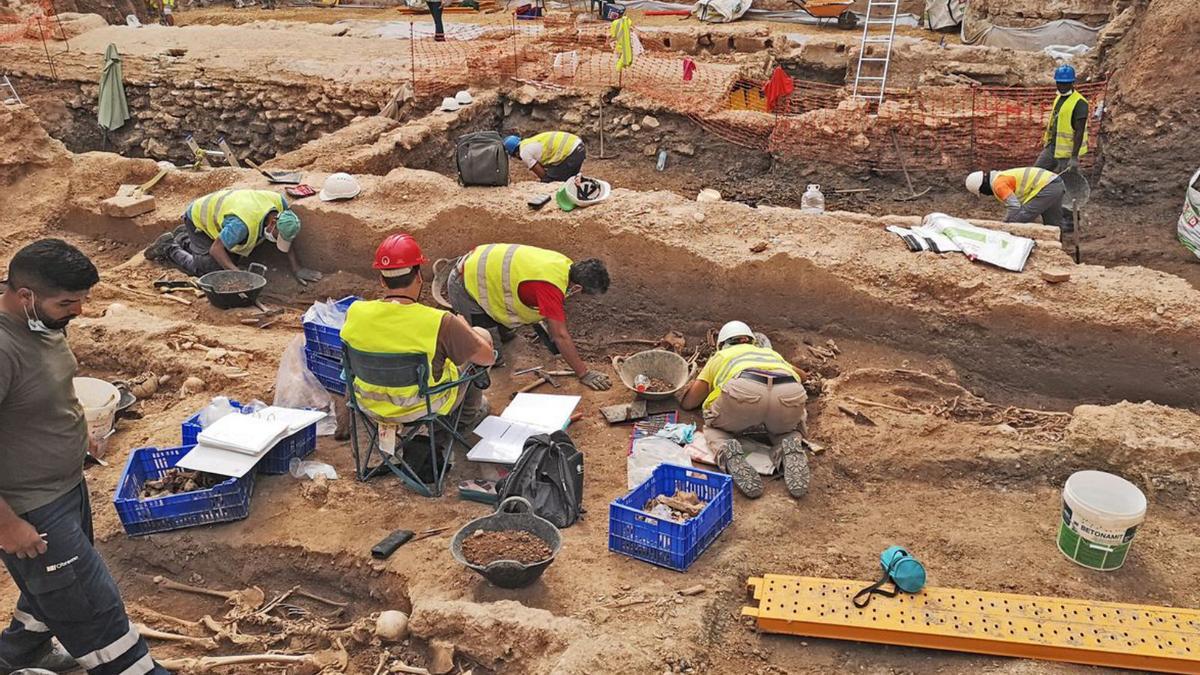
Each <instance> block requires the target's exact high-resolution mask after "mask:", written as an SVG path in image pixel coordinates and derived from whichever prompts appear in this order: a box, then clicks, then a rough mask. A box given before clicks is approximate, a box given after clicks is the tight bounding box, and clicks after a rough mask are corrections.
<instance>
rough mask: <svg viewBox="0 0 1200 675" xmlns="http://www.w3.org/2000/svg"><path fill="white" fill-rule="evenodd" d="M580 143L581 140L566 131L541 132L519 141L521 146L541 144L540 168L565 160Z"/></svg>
mask: <svg viewBox="0 0 1200 675" xmlns="http://www.w3.org/2000/svg"><path fill="white" fill-rule="evenodd" d="M582 142H583V139H582V138H580V137H578V136H576V135H575V134H572V133H568V132H566V131H543V132H542V133H540V134H537V135H536V136H533V137H532V138H526V139H525V140H523V141H521V146H524V145H525V144H527V143H541V144H542V158H541V159H539V160H538V162H540V163H541V165H542V166H552V165H554V164H558V163H559V162H561V161H563V160H564V159H566V158H567V155H570V154H571V152H573V151H574V150H575V148H577V147H578V146H579V144H580V143H582Z"/></svg>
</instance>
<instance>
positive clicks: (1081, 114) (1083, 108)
mask: <svg viewBox="0 0 1200 675" xmlns="http://www.w3.org/2000/svg"><path fill="white" fill-rule="evenodd" d="M1054 84H1055V85H1056V86H1057V87H1058V95H1057V96H1055V97H1054V105H1053V106H1052V107H1051V109H1050V120H1049V121H1048V122H1046V131H1045V132H1044V133H1043V134H1042V153H1041V154H1040V155H1038V158H1037V161H1036V162H1034V163H1033V165H1034V166H1036V167H1038V168H1039V169H1045V170H1047V171H1053V172H1055V173H1063V172H1064V171H1067V170H1071V171H1079V158H1080V157H1083V156H1084V155H1086V154H1087V151H1088V146H1087V142H1088V133H1087V122H1088V101H1087V99H1086V98H1084V97H1083V94H1080V93H1079V92H1078V91H1076V90H1075V69H1074V68H1072V67H1071V66H1067V65H1063V66H1059V67H1058V68H1056V69H1055V71H1054Z"/></svg>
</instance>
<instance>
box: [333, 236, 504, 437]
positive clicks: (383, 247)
mask: <svg viewBox="0 0 1200 675" xmlns="http://www.w3.org/2000/svg"><path fill="white" fill-rule="evenodd" d="M427 262H429V261H428V260H427V259H426V258H425V255H424V254H423V253H422V252H421V247H420V246H418V245H417V242H416V240H415V239H413V237H412V235H409V234H393V235H391V236H390V237H388V238H387V239H384V240H383V243H382V244H380V245H379V249H378V250H376V251H375V264H374V268H375V269H377V270H379V279H380V284H381V285H382V286H383V289H384V291H383V298H382V299H380V300H360V301H359V302H356V303H354V304H353V305H351V306H350V310H349V311H348V312H347V313H346V323H345V324H344V325H343V326H342V333H341V335H342V341H343V342H344V343H345V344H346V345H347V346H348V347H351V348H353V349H355V350H358V351H361V352H370V353H374V354H424V355H425V356H426V357H428V359H429V361H428V363H429V366H430V370H429V374H428V378H429V379H428V384H429V386H430V387H435V386H437V385H439V384H442V383H445V382H449V381H452V380H456V379H458V378H459V374H460V372H461V371H462V370H463V369H464V368H465V367H467V365H468V364H475V365H477V366H482V367H488V366H491V365H492V364H493V363H494V362H495V360H496V359H495V352H494V351H493V347H492V338H491V335H490V334H489V333H488V332H487V330H485V329H483V328H472V327H471V326H469V325H467V322H466V321H465V320H464V319H463V318H462V317H460V316H456V315H454V314H452V313H451V312H447V311H445V310H442V309H435V308H433V307H429V306H427V305H423V304H421V303H420V302H418V300H417V299H418V298H420V297H421V286H422V285H423V283H424V282H423V280H422V278H421V266H422V265H424V264H426V263H427ZM351 386H353V387H354V396H355V399H356V401H357V405H358V407H359V408H360V409H361V410H362V411H363V413H364V414H366V415H367V416H369V417H372V418H374V419H375V420H376V421H377V422H380V423H384V424H395V425H402V424H406V423H408V422H412V421H414V420H416V419H418V418H420V417H422V416H424V415H425V414H426V410H425V400H424V399H423V398H421V396H420V395H419V394H418V391H417V387H416V386H415V385H414V386H412V387H390V388H389V387H381V386H377V385H372V384H370V383H368V382H364V381H362V380H360V379H359V378H355V380H354V382H352V383H351ZM459 406H462V407H463V411H462V418H461V425H462V427H463V428H470V426H472V425H473V424H474V423H476V422H478V421H479V420H481V419H483V417H485V416H486V415H487V414H488V410H487V401H486V400H485V399H484V397H483V392H482V390H480V389H479V388H478V387H474V386H471V383H470V382H465V383H463V385H462V386H460V387H457V388H454V389H448V390H446V391H443V392H441V393H438V394H435V395H434V400H433V409H434V411H435V412H437V413H438V414H440V415H450V414H452V413H453V412H454V411H455V409H457V408H458V407H459ZM340 426H341V425H340V424H339V427H340ZM341 432H342V429H340V428H339V435H340V433H341ZM345 437H347V438H348V435H347V436H345Z"/></svg>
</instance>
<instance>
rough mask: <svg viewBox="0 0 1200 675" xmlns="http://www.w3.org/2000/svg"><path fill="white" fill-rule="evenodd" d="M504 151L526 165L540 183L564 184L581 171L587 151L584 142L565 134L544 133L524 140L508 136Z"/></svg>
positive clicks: (505, 140)
mask: <svg viewBox="0 0 1200 675" xmlns="http://www.w3.org/2000/svg"><path fill="white" fill-rule="evenodd" d="M504 150H505V151H506V152H508V154H510V155H512V156H513V157H519V158H520V159H521V161H523V162H525V166H527V167H529V170H530V171H532V172H533V173H534V174H535V175H536V176H537V177H538V180H540V181H542V182H543V183H555V182H558V181H565V180H567V179H568V178H571V177H573V176H577V175H579V173H580V172H581V171H583V161H584V160H585V159H587V149H586V148H584V146H583V139H582V138H580V137H578V136H576V135H575V134H572V133H568V132H566V131H543V132H542V133H540V134H536V135H534V136H531V137H529V138H526V139H523V140H522V139H521V137H519V136H509V137H507V138H505V139H504Z"/></svg>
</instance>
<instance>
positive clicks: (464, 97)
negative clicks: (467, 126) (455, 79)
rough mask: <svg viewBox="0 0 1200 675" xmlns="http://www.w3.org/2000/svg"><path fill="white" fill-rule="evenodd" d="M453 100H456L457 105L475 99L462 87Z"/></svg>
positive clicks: (470, 102) (468, 102) (468, 103)
mask: <svg viewBox="0 0 1200 675" xmlns="http://www.w3.org/2000/svg"><path fill="white" fill-rule="evenodd" d="M454 100H455V101H458V104H459V105H471V104H472V103H474V102H475V99H474V98H472V97H471V92H469V91H467V90H466V89H463V90H462V91H460V92H458V93H457V94H455V95H454Z"/></svg>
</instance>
